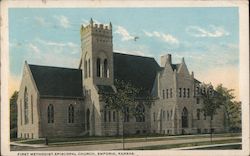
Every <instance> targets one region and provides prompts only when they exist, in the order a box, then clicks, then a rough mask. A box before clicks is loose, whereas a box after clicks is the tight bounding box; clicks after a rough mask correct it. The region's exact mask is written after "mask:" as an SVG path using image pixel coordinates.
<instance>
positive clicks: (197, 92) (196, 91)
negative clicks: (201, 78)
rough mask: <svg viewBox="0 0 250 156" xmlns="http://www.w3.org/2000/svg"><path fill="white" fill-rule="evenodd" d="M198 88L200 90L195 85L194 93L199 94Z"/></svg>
mask: <svg viewBox="0 0 250 156" xmlns="http://www.w3.org/2000/svg"><path fill="white" fill-rule="evenodd" d="M199 90H200V89H199V87H196V90H195V93H196V95H199V93H200V92H199Z"/></svg>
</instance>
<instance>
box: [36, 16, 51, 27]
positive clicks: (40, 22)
mask: <svg viewBox="0 0 250 156" xmlns="http://www.w3.org/2000/svg"><path fill="white" fill-rule="evenodd" d="M35 21H36V22H37V23H38V24H39V25H41V26H47V25H49V23H48V22H47V21H46V20H45V19H44V18H43V17H39V16H36V17H35Z"/></svg>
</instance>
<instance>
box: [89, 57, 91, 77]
mask: <svg viewBox="0 0 250 156" xmlns="http://www.w3.org/2000/svg"><path fill="white" fill-rule="evenodd" d="M88 68H89V69H88V71H89V73H88V76H89V77H91V75H90V59H89V61H88Z"/></svg>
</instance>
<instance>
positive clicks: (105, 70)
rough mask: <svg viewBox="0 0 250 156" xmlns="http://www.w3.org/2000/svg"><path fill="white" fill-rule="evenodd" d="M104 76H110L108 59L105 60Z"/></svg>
mask: <svg viewBox="0 0 250 156" xmlns="http://www.w3.org/2000/svg"><path fill="white" fill-rule="evenodd" d="M104 77H109V75H108V60H107V59H105V60H104Z"/></svg>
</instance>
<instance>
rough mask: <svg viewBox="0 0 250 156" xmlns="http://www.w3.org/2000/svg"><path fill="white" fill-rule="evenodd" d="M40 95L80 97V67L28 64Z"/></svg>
mask: <svg viewBox="0 0 250 156" xmlns="http://www.w3.org/2000/svg"><path fill="white" fill-rule="evenodd" d="M29 68H30V70H31V73H32V76H33V78H34V81H35V83H36V86H37V88H38V91H39V93H40V96H41V97H66V98H67V97H82V95H83V94H82V71H81V70H80V69H71V68H61V67H50V66H39V65H31V64H29Z"/></svg>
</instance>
